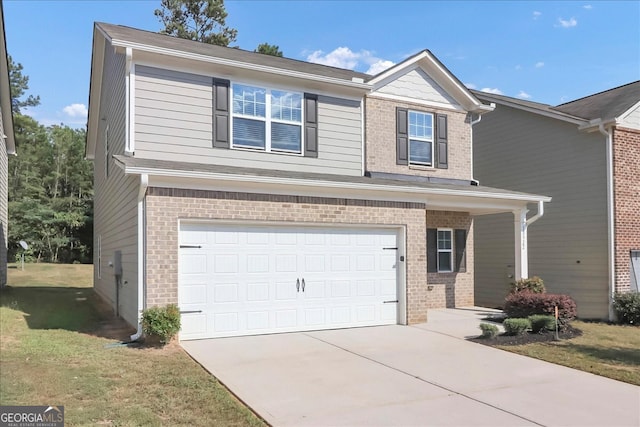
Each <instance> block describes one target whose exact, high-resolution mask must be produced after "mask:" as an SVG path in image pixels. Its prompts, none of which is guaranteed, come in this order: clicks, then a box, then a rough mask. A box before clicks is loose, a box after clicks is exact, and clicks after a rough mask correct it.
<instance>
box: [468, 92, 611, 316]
mask: <svg viewBox="0 0 640 427" xmlns="http://www.w3.org/2000/svg"><path fill="white" fill-rule="evenodd" d="M473 153H474V167H475V177H476V178H477V179H478V180H479V181H480V183H481V184H482V185H487V186H495V187H501V188H506V189H509V190H515V191H522V192H529V193H535V194H544V195H548V196H551V197H552V198H553V200H552V201H551V202H550V203H547V204H545V214H544V216H543V217H542V218H540V219H539V220H538V221H537V222H535V223H534V224H532V225H531V226H530V227H529V239H528V241H529V276H534V275H538V276H540V277H542V278H543V279H544V281H545V285H546V286H547V290H548V292H553V293H565V294H569V295H571V296H572V297H573V298H574V299H575V300H576V302H577V306H578V315H579V316H580V317H583V318H603V319H604V318H607V316H608V263H607V241H608V240H607V189H606V182H607V178H606V144H605V140H604V137H603V136H602V135H601V134H600V133H597V132H596V133H584V132H579V131H578V129H577V125H575V124H571V123H566V122H563V121H560V120H556V119H552V118H548V117H543V116H540V115H537V114H533V113H528V112H525V111H521V110H517V109H514V108H510V107H506V106H504V105H500V104H499V105H498V106H497V107H496V110H495V111H494V112H492V113H490V114H487V115H486V116H484V117H483V119H482V121H481V122H480V123H478V124H476V125H475V126H474V150H473ZM531 210H532V212H531V213H530V214H529V216H531V215H533V213H535V210H536V208H535V206H532V207H531ZM513 221H514V218H513V215H493V216H479V217H476V219H475V229H476V236H475V237H476V241H475V247H476V253H477V254H478V257H477V259H476V261H477V262H476V276H475V279H476V280H475V282H476V285H475V286H476V303H478V304H483V305H489V306H496V305H501V304H502V303H503V296H504V293H505V281H506V280H505V277H506V276H508V275H509V274H512V273H511V271H512V268H513V267H512V266H513V261H514V255H513V254H512V253H509V255H508V256H507V253H508V252H512V251H513V227H514V225H513V224H514V222H513ZM509 230H511V231H509ZM509 234H510V235H509Z"/></svg>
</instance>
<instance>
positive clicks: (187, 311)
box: [180, 310, 202, 314]
mask: <svg viewBox="0 0 640 427" xmlns="http://www.w3.org/2000/svg"><path fill="white" fill-rule="evenodd" d="M192 313H202V310H185V311H180V314H192Z"/></svg>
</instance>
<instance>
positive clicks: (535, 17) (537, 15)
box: [533, 10, 542, 19]
mask: <svg viewBox="0 0 640 427" xmlns="http://www.w3.org/2000/svg"><path fill="white" fill-rule="evenodd" d="M541 15H542V12H538V11H537V10H534V11H533V19H538V18H540V16H541Z"/></svg>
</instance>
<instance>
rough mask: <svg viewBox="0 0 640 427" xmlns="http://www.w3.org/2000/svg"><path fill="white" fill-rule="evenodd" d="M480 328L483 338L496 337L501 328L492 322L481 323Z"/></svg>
mask: <svg viewBox="0 0 640 427" xmlns="http://www.w3.org/2000/svg"><path fill="white" fill-rule="evenodd" d="M480 329H481V330H482V335H480V337H482V338H494V337H495V336H496V335H498V332H499V329H498V327H497V326H496V325H492V324H491V323H480Z"/></svg>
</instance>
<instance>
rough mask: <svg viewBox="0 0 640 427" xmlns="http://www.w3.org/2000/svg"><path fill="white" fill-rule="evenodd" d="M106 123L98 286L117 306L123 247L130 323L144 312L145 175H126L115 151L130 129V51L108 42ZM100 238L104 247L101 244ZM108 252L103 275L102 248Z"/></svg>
mask: <svg viewBox="0 0 640 427" xmlns="http://www.w3.org/2000/svg"><path fill="white" fill-rule="evenodd" d="M100 101H101V102H100V117H101V119H104V120H100V124H99V129H98V133H97V138H98V140H97V141H96V153H95V160H94V162H95V167H94V187H95V196H94V212H95V213H94V251H93V254H94V287H95V290H96V292H97V293H98V294H100V295H101V296H102V297H103V298H104V299H105V300H106V301H107V302H108V303H110V304H111V306H112V307H113V308H114V311H115V310H116V284H115V276H114V270H113V268H112V267H110V266H109V262H113V260H114V254H115V251H117V250H120V251H121V252H122V268H123V277H122V283H123V284H122V286H121V287H120V297H119V313H120V316H121V317H122V318H123V319H125V320H126V321H127V322H128V323H130V324H131V325H133V326H135V325H137V322H138V321H137V318H138V313H137V311H138V291H137V286H138V264H137V263H138V238H137V236H138V228H137V226H138V216H137V215H138V211H137V195H138V188H139V179H138V178H136V177H131V176H125V175H124V173H123V172H122V170H121V169H120V168H119V167H117V166H116V165H115V163H114V160H113V158H112V157H111V156H112V155H114V154H123V153H124V146H125V134H126V118H125V106H126V89H125V57H124V55H122V54H115V53H114V51H113V48H112V47H111V46H109V45H108V44H107V46H106V47H105V59H104V73H103V82H102V94H101V98H100ZM107 126H108V127H109V131H108V139H109V153H108V157H109V160H108V161H109V176H108V177H106V175H105V172H106V171H105V129H106V127H107ZM99 242H101V245H100V246H101V247H100V248H99ZM99 251H101V252H102V260H101V263H100V271H101V275H100V277H98V254H99Z"/></svg>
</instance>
